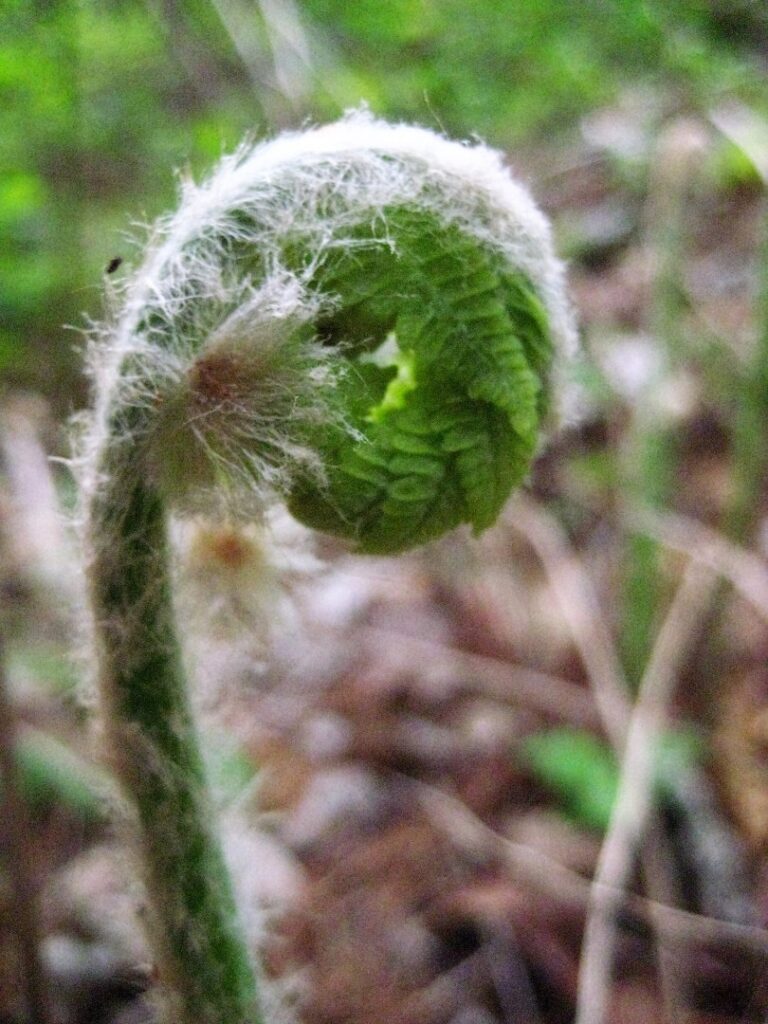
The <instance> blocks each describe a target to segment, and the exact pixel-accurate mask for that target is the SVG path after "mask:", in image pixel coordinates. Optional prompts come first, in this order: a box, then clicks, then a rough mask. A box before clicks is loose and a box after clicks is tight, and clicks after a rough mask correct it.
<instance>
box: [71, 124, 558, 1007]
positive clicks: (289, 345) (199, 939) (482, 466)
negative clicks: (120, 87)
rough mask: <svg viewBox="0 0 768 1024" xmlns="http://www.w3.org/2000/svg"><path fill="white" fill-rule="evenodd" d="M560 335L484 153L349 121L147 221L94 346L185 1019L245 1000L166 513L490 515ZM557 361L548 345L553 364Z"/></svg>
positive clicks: (550, 301)
mask: <svg viewBox="0 0 768 1024" xmlns="http://www.w3.org/2000/svg"><path fill="white" fill-rule="evenodd" d="M572 337H573V332H572V328H571V324H570V320H569V316H568V311H567V309H566V305H565V301H564V298H563V288H562V279H561V269H560V266H559V264H558V263H557V261H556V260H555V259H554V257H553V255H552V252H551V247H550V242H549V235H548V229H547V225H546V223H545V221H544V219H543V218H542V216H541V215H540V214H539V213H538V211H537V210H536V208H535V207H534V206H533V204H532V202H531V200H530V199H529V197H528V196H527V193H526V192H525V191H524V190H523V189H522V188H520V186H518V185H516V184H515V183H514V182H513V181H512V179H511V178H510V177H509V175H508V174H507V173H506V171H505V170H504V169H503V168H502V166H501V164H500V161H499V159H498V157H497V156H496V155H495V154H493V153H490V152H489V151H487V150H485V149H484V148H483V147H465V146H461V145H458V144H455V143H450V142H448V141H446V140H445V139H442V138H439V137H437V136H435V135H432V134H431V133H428V132H425V131H423V130H421V129H416V128H407V127H392V126H389V125H385V124H382V123H379V122H376V121H373V120H372V119H370V118H368V117H367V116H365V115H359V114H358V115H354V116H352V117H350V118H347V119H345V120H344V121H342V122H339V123H338V124H336V125H331V126H329V127H327V128H323V129H318V130H316V131H311V132H307V133H304V134H298V135H290V136H283V137H281V138H278V139H277V140H275V141H274V142H271V143H268V144H266V145H263V146H259V147H256V148H255V149H253V150H252V151H251V152H246V153H241V154H239V155H237V156H236V157H234V158H231V159H229V160H226V161H224V162H223V164H222V165H221V166H220V167H219V169H218V170H217V171H216V173H215V174H214V175H213V176H212V177H211V179H210V180H209V181H208V182H207V183H206V184H204V185H203V186H201V187H199V188H195V187H191V186H188V187H187V188H186V190H185V194H184V196H183V198H182V203H181V205H180V208H179V210H178V212H177V213H176V214H175V215H174V216H173V217H171V218H170V219H169V220H168V221H167V222H165V223H163V224H162V225H161V226H160V229H159V231H158V235H157V237H156V240H155V241H154V242H153V243H152V245H151V247H150V251H149V254H148V256H147V258H146V260H145V262H144V264H143V265H142V266H141V267H140V268H139V270H138V272H137V273H136V275H135V277H134V278H133V280H132V281H131V282H130V283H129V286H128V289H127V293H126V296H125V301H124V304H123V308H122V310H121V311H120V313H119V315H118V317H117V320H116V322H115V325H114V327H112V328H111V329H110V330H109V331H108V343H107V344H106V345H102V346H100V347H99V348H98V350H97V352H96V358H95V379H96V384H97V408H96V412H95V415H94V417H93V422H92V426H91V430H90V432H89V438H88V439H89V451H88V455H87V458H86V460H85V462H86V467H87V472H86V474H85V488H86V495H87V505H88V540H89V545H90V555H91V563H90V567H89V579H90V588H91V598H92V604H93V608H94V618H95V634H96V641H97V646H98V651H99V655H100V665H101V668H100V675H101V693H102V707H103V711H104V719H105V726H106V731H107V737H108V742H109V745H110V747H111V749H112V750H113V754H114V758H113V759H114V763H115V769H116V771H117V773H118V775H119V776H120V778H121V780H122V782H123V785H124V788H125V789H126V791H127V792H128V794H129V795H130V796H131V798H132V800H133V802H134V804H135V806H136V808H137V811H138V820H139V831H140V834H141V847H142V854H143V860H144V865H145V877H146V879H147V887H148V891H149V895H150V898H151V903H152V913H153V923H154V936H155V948H156V950H157V956H158V961H159V969H160V973H161V977H162V979H163V980H164V982H165V984H166V987H167V990H168V992H169V993H173V1003H172V1006H173V1009H172V1011H171V1012H172V1014H173V1019H174V1020H175V1021H178V1022H179V1024H187V1022H189V1024H191V1022H192V1021H193V1020H194V1021H196V1022H203V1024H224V1022H225V1021H226V1022H227V1024H241V1022H242V1024H245V1022H246V1021H251V1020H254V1019H255V1015H256V1012H257V1011H256V1009H255V1002H254V1000H255V995H254V991H255V990H254V983H253V978H252V975H251V971H250V967H249V966H248V962H247V957H246V956H245V955H244V953H243V949H242V943H241V941H240V940H239V938H238V935H237V929H236V927H235V925H234V924H233V919H234V908H233V900H232V896H231V893H230V890H229V884H228V881H227V878H226V872H225V870H224V867H223V863H222V859H221V854H220V852H219V850H218V846H217V844H216V841H215V836H214V834H213V832H212V829H211V827H210V815H209V814H208V812H207V809H206V800H207V798H206V793H205V786H204V780H203V773H202V767H201V759H200V756H199V753H198V750H197V745H196V740H195V736H194V730H193V727H192V722H191V716H190V713H189V709H188V704H187V698H186V693H185V684H184V677H183V673H182V670H181V665H180V659H179V654H178V644H177V640H176V635H175V626H174V621H173V613H172V608H171V601H170V584H169V581H168V576H167V569H166V562H167V554H166V550H165V548H166V539H165V515H166V511H165V510H166V509H167V508H171V509H174V510H176V511H178V512H181V513H183V512H185V511H204V512H207V513H213V514H217V513H218V514H223V515H226V516H259V515H260V514H261V512H262V511H263V509H264V507H265V505H266V504H267V503H268V502H270V501H273V500H275V498H281V499H284V500H286V501H287V504H288V507H289V509H290V510H291V511H292V512H293V513H294V515H295V516H297V518H299V519H300V520H302V521H303V522H304V523H306V524H308V525H310V526H313V527H316V528H318V529H321V530H326V531H328V532H331V533H334V534H337V535H340V536H343V537H345V538H347V539H348V540H349V541H350V542H351V543H352V544H353V546H354V547H355V548H356V549H357V550H359V551H361V552H371V553H373V552H375V553H387V552H395V551H400V550H402V549H404V548H407V547H410V546H412V545H415V544H419V543H422V542H424V541H427V540H430V539H432V538H433V537H436V536H438V535H439V534H441V533H443V532H444V531H445V530H448V529H450V528H452V527H454V526H456V525H457V524H459V523H462V522H467V523H470V524H471V525H472V526H473V527H474V528H475V529H476V530H481V529H483V528H485V527H486V526H488V525H489V524H490V523H491V522H493V520H494V518H495V517H496V515H497V514H498V512H499V510H500V508H501V506H502V504H503V502H504V500H505V498H506V497H507V495H508V493H509V491H510V489H511V488H512V487H513V486H514V485H516V484H517V483H519V482H520V480H521V479H522V477H523V476H524V475H525V473H526V471H527V468H528V466H529V464H530V461H531V459H532V457H533V454H534V452H535V449H536V445H537V439H538V436H539V430H540V427H541V423H542V419H543V417H544V416H545V415H546V413H547V410H548V409H549V407H550V405H551V403H552V373H553V370H552V366H553V352H554V350H555V349H561V350H562V349H565V350H567V349H568V348H569V347H570V345H571V344H572ZM555 362H556V361H555Z"/></svg>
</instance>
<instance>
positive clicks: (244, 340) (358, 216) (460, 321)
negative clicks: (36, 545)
mask: <svg viewBox="0 0 768 1024" xmlns="http://www.w3.org/2000/svg"><path fill="white" fill-rule="evenodd" d="M115 336H116V339H117V343H116V344H115V345H113V346H112V347H111V348H108V357H107V358H108V361H109V366H110V367H111V371H110V373H111V375H112V376H113V377H115V378H116V379H117V381H118V385H117V387H118V391H119V392H120V401H119V404H120V406H121V407H122V408H121V415H122V416H123V422H122V423H121V424H120V427H121V430H120V431H119V433H121V435H122V436H123V437H125V438H131V439H132V441H135V440H137V434H138V435H139V438H140V440H141V441H142V444H144V446H145V451H146V456H145V460H144V461H145V464H146V465H145V469H146V468H147V467H148V469H149V471H150V472H151V473H152V475H153V476H154V478H155V479H156V480H157V482H158V486H159V487H160V489H161V491H163V493H164V494H165V495H166V496H167V497H168V498H169V499H171V500H172V501H173V502H174V503H175V504H176V505H177V506H179V507H181V508H182V509H183V508H184V507H185V506H186V507H191V508H203V509H205V510H211V509H219V510H221V509H225V510H226V511H227V512H228V513H232V512H235V513H239V514H241V515H246V516H248V515H253V514H255V513H258V510H259V508H260V507H262V506H263V504H264V503H265V501H267V500H269V496H268V493H267V492H268V491H270V490H271V491H272V492H275V491H276V492H277V493H278V494H279V495H281V496H282V497H285V498H287V500H288V504H289V507H290V509H291V511H292V512H293V513H294V515H296V516H297V518H299V519H300V520H302V521H303V522H305V523H306V524H308V525H310V526H313V527H316V528H318V529H321V530H325V531H328V532H330V533H334V534H337V535H340V536H342V537H346V538H347V539H349V540H350V541H351V542H352V543H353V545H354V546H355V547H356V548H357V549H358V550H360V551H363V552H381V553H388V552H395V551H399V550H402V549H404V548H407V547H410V546H413V545H414V544H419V543H423V542H424V541H427V540H430V539H432V538H433V537H437V536H439V535H440V534H441V533H443V532H445V531H446V530H448V529H450V528H452V527H454V526H456V525H457V524H459V523H462V522H466V523H470V524H471V525H472V526H473V527H474V528H475V530H477V531H479V530H482V529H484V528H485V527H487V526H488V525H490V523H492V522H493V521H494V519H495V517H496V516H497V514H498V512H499V510H500V508H501V506H502V505H503V503H504V501H505V499H506V497H507V495H508V494H509V492H510V490H511V489H512V488H513V487H514V486H515V485H516V484H518V483H519V482H520V480H521V479H522V478H523V476H524V475H525V473H526V471H527V469H528V467H529V465H530V462H531V459H532V457H533V455H534V452H535V450H536V447H537V441H538V437H539V433H540V429H541V425H542V420H543V418H544V417H545V416H546V414H547V412H548V410H549V408H550V406H551V404H552V386H553V385H552V374H553V370H552V366H553V356H554V350H555V349H558V350H560V352H561V355H562V353H563V351H564V350H569V349H570V348H571V347H572V343H573V332H572V328H571V325H570V321H569V317H568V312H567V308H566V304H565V300H564V298H563V289H562V281H561V268H560V266H559V264H558V263H557V261H556V260H555V259H554V257H553V255H552V252H551V246H550V241H549V232H548V227H547V225H546V222H545V220H544V218H543V217H542V216H541V214H539V212H538V211H537V210H536V208H535V207H534V205H533V203H532V201H531V200H530V198H529V196H528V195H527V193H526V192H525V191H524V190H523V189H522V188H521V187H520V186H519V185H517V184H516V183H515V182H514V181H513V180H512V179H511V177H510V176H509V174H508V173H507V172H506V170H505V169H504V168H503V166H502V165H501V162H500V160H499V158H498V155H497V154H495V153H492V152H491V151H489V150H487V149H485V148H484V147H481V146H462V145H460V144H457V143H453V142H448V141H447V140H445V139H443V138H441V137H439V136H436V135H434V134H432V133H430V132H427V131H424V130H422V129H417V128H411V127H404V126H391V125H388V124H383V123H381V122H377V121H375V120H373V119H371V118H370V117H368V116H367V115H365V114H360V113H357V114H354V115H352V116H350V117H348V118H346V119H345V120H343V121H341V122H339V123H337V124H334V125H330V126H328V127H326V128H321V129H317V130H314V131H311V132H308V133H304V134H297V135H293V136H283V137H280V138H278V139H277V140H275V141H273V142H270V143H267V144H265V145H262V146H258V147H256V148H255V149H253V150H251V151H250V152H241V153H239V154H237V155H236V156H235V157H233V158H230V159H228V160H226V161H224V163H223V164H222V165H221V167H220V168H219V169H218V170H217V172H216V173H215V174H214V175H213V176H212V177H211V179H210V180H209V181H208V182H207V183H205V184H204V185H203V186H201V187H199V188H197V187H193V186H187V188H186V191H185V195H184V198H183V201H182V204H181V206H180V208H179V211H178V212H177V213H176V214H175V215H174V216H173V217H172V218H171V219H170V220H169V221H168V222H167V223H165V224H163V225H161V229H160V231H159V236H158V241H157V242H156V244H155V246H154V248H153V250H152V252H151V255H150V257H149V258H148V260H147V261H146V263H145V264H144V266H143V267H142V268H141V269H140V271H139V273H138V275H137V276H136V278H135V280H134V281H133V283H132V284H131V285H130V287H129V292H128V296H127V302H126V305H125V307H124V310H123V312H122V315H121V318H120V319H119V321H118V325H117V331H116V335H115ZM110 390H111V389H107V392H110ZM114 397H115V396H114V394H112V400H113V401H114ZM116 408H117V407H116V406H115V405H114V404H113V406H112V409H113V415H114V410H115V409H116ZM126 410H130V411H129V412H128V411H126ZM132 450H133V452H134V456H133V457H135V449H133V447H132Z"/></svg>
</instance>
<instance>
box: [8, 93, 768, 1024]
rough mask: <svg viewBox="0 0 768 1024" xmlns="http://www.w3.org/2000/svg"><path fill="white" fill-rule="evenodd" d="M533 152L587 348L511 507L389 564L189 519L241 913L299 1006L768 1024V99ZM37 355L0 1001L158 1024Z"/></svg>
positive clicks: (202, 686)
mask: <svg viewBox="0 0 768 1024" xmlns="http://www.w3.org/2000/svg"><path fill="white" fill-rule="evenodd" d="M422 120H423V118H422ZM511 163H512V165H513V166H514V168H515V169H516V171H517V172H518V173H520V175H521V176H522V177H523V178H524V179H525V180H527V181H530V182H531V183H532V187H533V190H534V192H535V195H536V197H537V199H538V201H539V202H540V203H541V205H542V206H543V208H544V209H545V210H546V211H547V212H548V213H549V214H550V215H551V216H552V218H553V222H554V225H555V232H556V237H557V239H558V246H559V248H560V251H561V252H562V253H564V255H565V256H566V257H567V259H568V260H569V263H570V282H571V293H572V296H573V300H574V303H575V305H576V307H577V311H578V316H579V320H580V324H581V326H582V330H583V336H584V359H583V362H582V364H581V366H580V368H579V373H578V379H575V380H573V381H572V382H571V383H570V385H569V387H570V391H569V395H568V406H569V409H570V410H571V419H570V421H569V422H568V423H567V424H566V425H565V426H564V428H563V429H562V430H560V431H558V432H556V433H554V434H553V436H552V438H551V440H550V441H549V443H548V444H547V445H546V447H545V448H544V449H543V451H542V453H541V455H540V457H539V459H538V461H537V464H536V467H535V469H534V472H533V474H532V477H531V480H530V483H529V485H528V486H527V487H526V489H525V492H524V493H523V494H522V495H519V496H518V497H516V498H514V499H513V500H512V501H511V502H510V504H509V506H508V508H507V510H506V512H505V514H504V516H503V518H502V520H501V522H500V523H499V524H498V525H497V526H496V527H494V528H493V529H492V530H490V531H488V532H487V533H486V534H485V535H484V536H483V537H482V538H480V539H479V540H475V539H473V538H470V537H469V536H466V535H464V534H463V533H461V532H460V533H457V534H454V535H452V536H450V537H448V538H446V539H444V540H443V541H441V542H439V543H437V544H434V545H431V546H430V547H429V548H427V549H425V550H423V551H421V552H417V553H415V554H412V555H408V556H404V557H401V558H398V559H389V560H378V559H361V558H354V559H353V558H350V557H349V556H347V555H346V554H345V553H344V552H343V551H342V550H340V549H339V548H338V547H337V546H336V545H335V544H333V543H331V542H330V541H326V540H322V539H317V538H311V537H309V536H308V535H307V534H306V533H305V532H304V531H302V530H300V529H299V528H298V527H296V526H293V525H291V524H288V523H286V522H285V521H284V520H283V519H282V518H281V517H279V516H276V517H275V520H274V522H272V523H270V525H269V527H268V529H267V531H266V532H260V531H258V530H257V529H256V528H253V529H250V528H249V529H244V530H238V531H236V530H234V529H229V528H227V529H225V528H214V527H211V526H209V525H206V524H202V523H192V524H185V525H183V526H179V528H178V538H177V539H178V549H179V559H178V561H179V567H178V572H179V582H180V592H181V594H182V597H181V598H180V602H181V615H182V617H183V621H184V622H185V624H187V625H188V626H189V633H190V643H189V660H190V665H191V666H192V669H193V671H194V673H195V675H196V677H197V678H198V681H199V696H198V703H199V705H200V713H201V716H202V719H203V721H204V723H205V735H206V742H207V746H208V747H209V751H210V768H211V774H212V777H213V778H214V782H215V787H216V791H217V793H218V799H219V801H220V806H221V815H222V821H223V827H224V831H225V835H226V837H227V850H228V854H229V856H230V859H231V863H232V867H233V872H234V874H235V876H236V878H237V879H238V885H239V902H240V906H241V909H242V910H243V914H244V917H245V919H246V921H247V922H248V925H249V928H250V930H251V932H252V940H253V942H254V947H255V946H256V945H258V946H259V948H260V949H261V951H262V955H263V957H264V958H265V961H266V965H267V970H268V973H269V976H270V978H272V979H273V982H274V988H275V992H276V994H277V998H278V999H279V1000H280V1002H281V1004H282V1005H284V1006H287V1007H291V1008H292V1009H293V1011H294V1012H295V1013H296V1015H297V1017H298V1018H299V1019H300V1020H301V1021H303V1022H306V1024H384V1022H387V1024H392V1022H397V1024H518V1022H520V1024H522V1022H526V1024H528V1022H540V1024H567V1022H570V1021H573V1020H574V1019H575V1016H576V1014H577V1012H578V1013H579V1014H580V1017H579V1021H580V1024H586V1022H587V1021H588V1016H586V1015H585V1011H584V1008H583V1007H581V1008H578V999H579V995H578V993H579V991H581V992H582V993H583V992H584V991H587V992H597V993H602V995H604V996H605V998H606V999H607V1015H606V1020H607V1021H608V1022H610V1024H646V1022H648V1024H650V1022H656V1021H659V1020H664V1021H668V1022H675V1024H677V1022H686V1024H726V1022H728V1024H735V1022H743V1024H752V1022H754V1024H758V1022H764V1021H765V1020H766V1019H767V1017H768V986H766V980H765V979H766V969H765V968H766V960H767V959H768V931H766V928H768V668H767V662H766V655H768V562H767V561H766V559H768V488H767V480H766V467H767V466H768V429H767V428H766V424H767V423H768V416H767V415H766V413H768V269H767V268H766V260H765V258H764V256H763V255H762V254H763V252H764V251H765V187H766V178H768V121H766V119H765V118H764V117H763V115H762V114H760V113H759V112H756V111H755V110H754V109H753V108H751V107H750V106H749V105H748V104H745V103H742V102H740V101H738V100H735V99H731V100H729V101H728V102H723V103H719V104H717V105H714V106H712V107H710V108H708V109H707V110H703V109H698V108H696V107H695V105H689V106H686V105H684V104H683V105H679V106H676V105H675V104H669V103H668V96H667V95H666V94H665V93H664V92H663V90H661V91H659V90H654V89H652V88H648V87H637V88H627V89H625V90H623V91H621V92H620V94H618V95H617V96H616V97H615V98H614V99H613V100H612V101H611V102H610V103H604V104H602V105H599V106H595V107H594V109H593V110H592V112H591V113H589V114H587V115H585V116H583V117H582V118H581V119H580V121H579V129H578V131H576V132H571V133H570V134H568V135H567V136H566V135H563V136H561V135H559V134H554V135H553V136H552V137H551V138H546V137H539V138H536V139H529V140H527V141H526V142H525V143H524V144H521V145H519V146H516V147H515V150H514V153H513V154H512V156H511ZM121 273H122V270H120V269H118V270H117V271H116V276H117V278H118V279H119V276H120V274H121ZM41 330H42V329H41ZM44 334H45V331H44V330H43V331H42V334H41V336H42V335H44ZM0 356H2V353H1V352H0ZM32 363H33V360H31V359H30V366H29V367H28V368H27V370H26V371H25V373H23V374H21V375H20V376H19V377H18V380H17V381H15V382H14V381H13V380H12V377H13V375H11V378H9V379H11V380H12V382H11V384H10V385H8V386H6V389H5V394H4V398H3V401H2V405H1V406H0V421H1V426H2V432H1V440H2V465H3V470H4V472H3V476H2V481H1V484H0V486H1V490H0V514H1V515H2V519H1V523H2V529H1V531H0V611H1V612H2V616H3V631H4V634H5V642H4V648H5V650H4V658H3V660H4V673H3V684H2V687H0V697H1V698H2V699H0V750H2V752H3V764H2V765H1V766H0V767H2V769H3V773H2V774H3V779H4V782H3V792H2V799H3V802H4V809H3V814H2V851H3V854H4V857H3V865H2V873H0V1022H2V1024H23V1022H24V1024H26V1022H32V1021H34V1024H141V1022H150V1021H152V1020H153V1012H152V1003H151V991H152V984H153V970H152V964H151V963H150V962H149V959H148V953H147V950H146V947H145V944H144V940H143V938H142V932H141V926H140V921H141V894H140V892H138V890H137V887H136V883H135V881H134V879H133V874H132V868H131V864H130V858H129V855H128V853H127V846H128V844H127V836H128V832H129V829H128V828H126V826H125V823H124V822H123V820H122V813H121V811H120V809H119V804H118V802H117V801H116V799H115V797H114V794H112V793H111V791H110V784H109V780H108V779H106V777H105V776H104V774H103V771H102V769H101V768H100V767H99V740H98V736H97V735H96V734H95V730H94V727H93V723H92V720H91V715H90V713H89V704H90V697H89V693H90V689H89V688H90V685H91V683H90V680H89V679H88V669H87V666H86V660H85V658H84V657H82V658H81V656H80V655H79V653H78V650H79V648H81V647H87V643H86V640H85V638H83V637H82V635H81V634H82V627H81V626H80V625H79V623H80V619H81V616H80V607H81V582H80V576H79V571H78V568H77V565H78V552H77V539H76V537H75V532H76V531H74V530H72V529H71V528H70V527H69V526H68V525H67V519H68V518H69V517H70V516H71V505H72V490H73V487H72V483H71V481H70V480H69V477H68V475H67V473H66V471H65V470H64V469H63V468H62V467H61V466H59V465H57V464H55V463H53V464H52V463H50V462H49V461H48V455H49V454H51V453H60V452H61V451H62V441H61V438H62V434H63V428H62V426H61V410H62V408H63V407H64V406H66V404H67V402H66V401H62V395H61V394H60V393H59V394H55V395H50V394H49V395H46V396H45V397H42V396H41V395H39V394H38V393H37V392H36V390H33V388H35V387H36V383H37V377H36V368H35V366H34V365H32ZM67 372H68V371H67ZM62 379H66V380H68V379H69V378H68V377H67V375H66V373H64V374H63V376H62ZM75 390H76V388H75ZM52 410H53V411H52ZM278 575H279V576H280V577H281V579H282V582H280V583H278V582H275V583H274V588H273V590H271V591H270V592H269V593H270V597H269V601H268V603H267V604H265V599H264V598H263V597H261V598H260V597H258V596H257V595H256V594H255V588H254V586H253V583H254V580H256V579H258V580H264V578H265V577H270V578H272V577H275V578H276V577H277V576H278ZM12 735H13V736H14V737H15V738H14V741H13V751H14V761H13V769H11V767H10V766H9V763H8V754H9V753H10V751H11V736H12ZM625 741H626V746H625ZM14 780H15V782H14ZM12 783H13V784H12ZM617 808H618V811H617ZM601 845H602V854H601ZM596 875H597V876H598V878H599V880H600V882H601V885H599V886H597V887H595V888H593V889H592V890H590V885H589V882H590V880H591V879H593V878H594V877H595V876H596ZM617 893H618V894H617ZM600 908H603V909H604V910H605V914H604V916H601V914H600ZM25 1001H26V1004H27V1011H26V1012H25ZM31 1007H35V1010H34V1011H33V1010H32V1009H30V1008H31ZM35 1014H36V1015H35Z"/></svg>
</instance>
